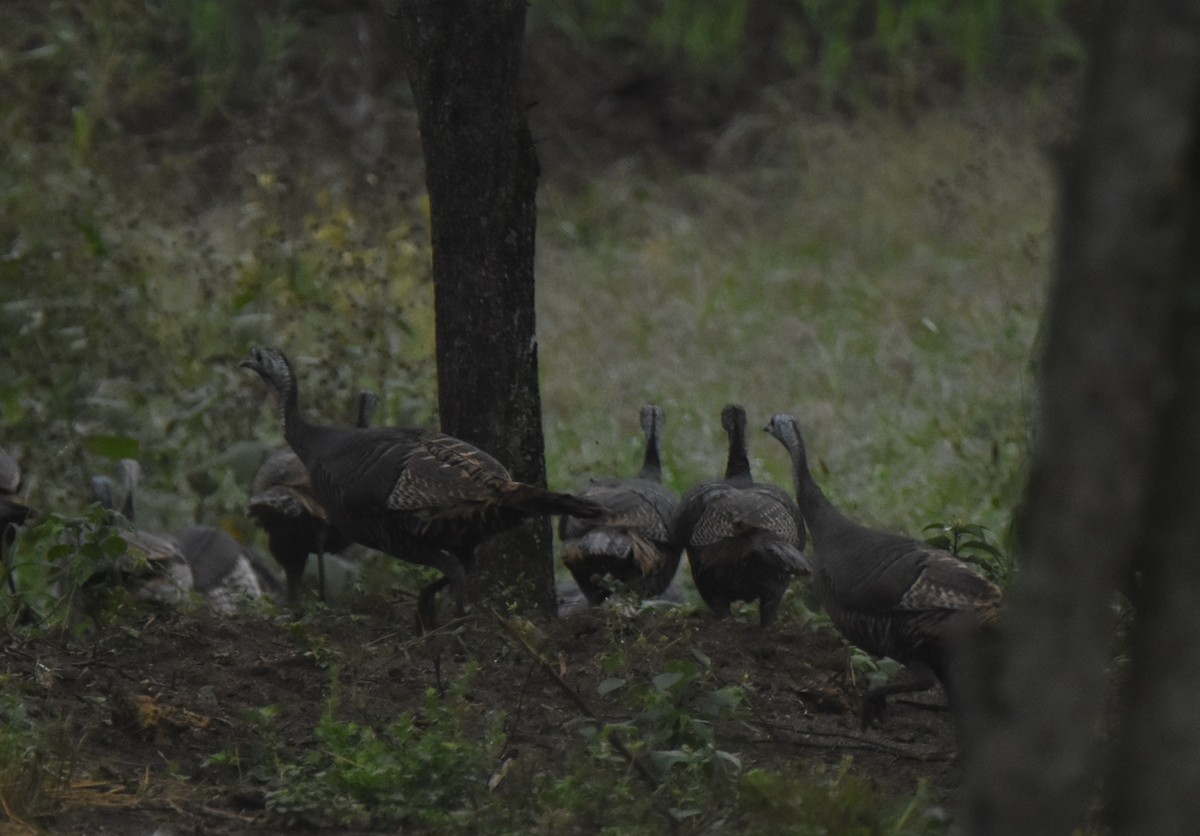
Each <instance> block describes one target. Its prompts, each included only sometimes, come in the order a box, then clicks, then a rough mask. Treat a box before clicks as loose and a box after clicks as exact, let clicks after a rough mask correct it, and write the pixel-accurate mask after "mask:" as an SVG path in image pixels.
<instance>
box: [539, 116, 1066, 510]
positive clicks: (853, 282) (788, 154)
mask: <svg viewBox="0 0 1200 836" xmlns="http://www.w3.org/2000/svg"><path fill="white" fill-rule="evenodd" d="M1033 118H1034V116H1033V113H1032V112H1031V111H1030V110H1028V109H1027V108H1026V107H1025V106H1023V105H1017V104H1005V105H1000V106H996V105H995V103H991V106H984V105H978V106H964V107H962V108H960V109H957V110H953V111H934V112H929V113H926V114H924V115H922V116H920V117H919V118H918V119H917V120H916V121H915V123H913V124H902V123H901V122H900V121H899V120H898V119H895V118H893V117H891V116H889V115H887V114H867V115H863V116H860V117H859V118H857V119H856V120H854V121H844V120H842V119H839V118H835V117H826V118H815V117H812V116H809V115H806V114H803V113H797V112H794V111H792V110H790V109H789V108H787V107H786V106H779V107H777V108H776V110H775V112H766V113H760V114H756V115H753V116H750V117H745V118H743V119H741V120H739V121H737V122H735V123H734V124H733V125H731V126H730V127H729V128H728V129H727V131H726V133H725V135H724V137H722V139H721V140H720V141H719V143H718V149H719V152H718V154H717V155H716V161H715V162H714V164H712V165H710V166H709V168H708V170H707V171H705V172H703V173H688V172H681V171H678V170H675V169H673V168H672V167H671V166H670V165H669V164H665V163H662V162H660V161H659V162H656V161H654V160H626V161H623V162H619V163H617V164H614V165H613V166H612V167H611V169H610V170H608V171H605V172H603V174H602V176H599V177H597V178H595V179H594V180H593V181H591V182H590V183H589V184H588V185H587V186H586V187H583V188H577V189H566V188H559V187H558V186H556V184H555V179H554V172H553V171H551V172H550V173H549V178H548V183H547V185H546V186H545V187H544V189H543V204H542V210H541V220H540V222H541V237H540V240H539V259H540V260H539V265H538V282H539V284H538V287H539V332H540V340H541V356H542V368H543V372H544V382H543V397H544V403H545V411H546V415H547V422H546V424H547V449H548V451H549V452H550V460H551V469H552V472H551V473H550V479H551V482H558V483H570V482H572V481H574V480H575V479H577V478H579V476H580V475H581V474H585V473H598V472H600V473H602V472H611V471H617V472H628V471H630V470H631V469H632V468H634V467H635V466H636V460H637V455H638V453H637V449H638V440H637V435H638V428H637V418H636V416H637V408H638V405H639V403H641V402H642V401H644V400H655V401H658V402H659V403H661V404H662V405H663V406H664V408H665V409H666V412H667V422H668V437H667V440H666V458H667V464H668V468H669V478H670V480H671V482H672V483H673V484H674V486H675V487H677V488H680V489H682V488H685V487H686V486H687V485H689V484H691V483H692V482H694V481H695V480H697V479H701V478H705V477H708V476H711V475H713V474H715V473H717V472H719V470H720V469H721V467H722V466H723V457H724V436H723V433H722V431H721V428H720V425H719V421H718V418H717V415H718V412H719V410H720V408H721V405H722V404H724V403H725V402H728V401H739V402H741V403H743V404H744V405H745V406H746V408H747V410H748V412H749V415H750V418H751V421H752V422H755V424H756V425H759V426H761V423H765V421H766V419H767V418H768V417H769V415H770V414H772V413H774V412H777V411H793V412H795V413H797V414H798V415H799V416H800V417H801V419H802V421H803V423H804V425H805V427H806V429H807V432H808V436H809V438H808V440H809V444H810V447H811V449H812V453H813V454H814V455H815V456H816V457H817V459H818V460H819V461H818V466H817V468H818V469H817V476H818V479H819V480H820V481H822V482H823V484H824V485H825V487H826V489H827V491H828V492H829V493H830V494H831V496H832V497H833V498H834V499H835V501H838V502H840V503H842V504H843V505H844V507H845V508H846V509H847V510H849V511H851V512H853V513H855V514H858V515H860V516H861V517H862V518H863V519H864V520H867V521H870V522H873V523H877V524H880V525H886V526H893V527H896V528H900V529H905V530H908V531H910V532H916V531H917V530H919V528H920V527H921V526H922V525H924V524H926V523H929V522H931V521H942V520H960V521H969V522H975V523H981V524H984V525H987V526H988V527H990V528H992V529H993V530H994V531H997V532H1003V531H1004V530H1005V528H1006V527H1007V525H1008V520H1009V516H1010V512H1011V509H1012V507H1013V505H1014V503H1015V502H1016V500H1017V498H1018V496H1019V490H1020V485H1021V481H1022V475H1023V468H1024V463H1025V456H1026V452H1027V443H1028V432H1029V422H1028V418H1029V411H1030V406H1029V399H1030V396H1031V390H1032V380H1031V375H1030V369H1031V357H1032V347H1033V344H1034V341H1035V337H1036V332H1037V323H1038V319H1039V315H1040V311H1041V305H1042V298H1043V291H1044V287H1045V284H1046V280H1047V277H1048V274H1049V271H1050V266H1051V246H1052V238H1053V224H1052V213H1053V202H1054V182H1053V177H1052V171H1051V167H1050V166H1049V164H1048V160H1047V159H1046V157H1045V156H1044V154H1043V153H1042V151H1041V150H1040V148H1039V144H1038V139H1037V133H1038V132H1037V130H1036V129H1035V125H1034V123H1033ZM751 443H752V449H751V453H752V457H753V459H754V465H755V469H756V473H758V474H761V475H762V476H763V477H764V478H770V479H773V480H775V481H778V482H780V483H783V484H788V483H789V480H790V476H789V473H788V468H787V462H786V459H785V457H784V455H783V451H782V450H781V449H779V448H778V446H777V445H776V444H775V443H774V442H773V441H771V440H770V439H769V438H768V437H767V436H765V435H754V436H752V437H751Z"/></svg>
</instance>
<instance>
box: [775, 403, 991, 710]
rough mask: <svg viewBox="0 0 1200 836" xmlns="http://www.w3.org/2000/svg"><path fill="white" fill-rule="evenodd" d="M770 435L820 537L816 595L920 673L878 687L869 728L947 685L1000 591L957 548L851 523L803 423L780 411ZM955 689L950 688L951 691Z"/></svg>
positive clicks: (859, 638) (850, 633)
mask: <svg viewBox="0 0 1200 836" xmlns="http://www.w3.org/2000/svg"><path fill="white" fill-rule="evenodd" d="M766 430H767V432H769V433H770V434H771V435H773V436H774V437H775V438H777V439H779V441H780V442H781V443H782V444H783V446H784V447H786V448H787V450H788V453H789V455H790V456H791V459H792V471H793V475H794V479H795V483H796V499H797V502H798V503H799V505H800V510H801V512H802V513H803V515H804V520H805V522H806V523H807V524H808V530H809V533H810V534H811V535H812V540H813V556H814V557H813V563H814V573H813V574H814V582H815V586H816V590H817V594H818V596H819V598H820V600H821V603H822V604H823V605H824V607H825V609H826V611H827V612H828V613H829V618H830V620H831V621H832V622H833V625H834V626H835V627H836V628H837V629H838V631H839V632H840V633H841V634H842V635H843V636H845V638H846V639H847V640H848V641H850V642H851V643H853V644H855V645H857V646H858V647H860V648H862V649H863V650H865V651H867V652H868V653H870V654H873V655H875V656H890V657H891V658H893V659H895V660H896V661H898V662H901V663H902V664H904V665H906V666H907V667H908V668H909V670H910V671H911V672H912V673H913V674H914V675H916V677H917V678H916V679H915V680H914V681H911V682H896V683H891V684H887V685H882V686H879V687H876V688H873V689H871V690H870V691H869V692H868V693H867V696H866V701H865V703H864V706H863V723H864V725H867V724H869V723H870V722H871V721H872V720H873V719H875V718H876V717H878V716H879V714H880V713H881V712H882V710H883V707H884V700H885V698H886V696H887V695H888V694H895V693H901V692H905V691H920V690H926V689H928V688H930V687H932V686H933V685H934V677H936V678H937V679H938V680H940V681H941V682H942V683H943V685H948V677H947V672H948V663H949V660H948V657H949V653H950V648H951V646H952V644H953V643H954V634H955V633H956V632H957V631H958V630H959V629H965V628H967V627H969V626H971V625H973V624H975V625H977V624H979V623H986V622H991V621H993V620H995V618H996V617H997V615H998V614H999V608H1000V604H1001V593H1000V589H999V588H998V587H997V586H996V585H995V584H993V583H992V582H991V581H989V580H987V579H986V578H984V577H982V576H981V575H979V574H978V573H976V572H975V571H974V570H973V569H971V567H970V566H968V565H967V564H966V563H964V562H963V561H961V560H959V559H958V558H956V557H954V556H953V555H951V554H950V553H949V552H945V551H942V550H941V549H937V548H934V547H933V546H931V545H929V544H928V543H924V542H922V541H920V540H914V539H913V538H911V537H905V536H903V535H900V534H891V533H888V532H884V531H876V530H874V529H871V528H868V527H866V526H864V525H860V524H859V523H857V522H855V521H853V520H851V519H849V518H848V517H846V516H845V515H844V514H842V513H841V511H839V510H838V509H837V508H836V507H835V506H834V505H833V503H831V502H830V501H829V499H828V498H826V496H825V494H824V493H823V492H822V491H821V488H820V487H819V486H818V485H817V483H816V482H815V481H814V480H813V477H812V474H811V473H810V472H809V468H808V457H807V452H806V450H805V446H804V439H803V437H802V435H801V433H800V423H799V421H797V420H796V419H795V418H794V417H793V416H791V415H782V414H781V415H776V416H775V417H773V418H772V419H771V422H770V423H769V424H768V425H767V426H766ZM947 690H949V689H947Z"/></svg>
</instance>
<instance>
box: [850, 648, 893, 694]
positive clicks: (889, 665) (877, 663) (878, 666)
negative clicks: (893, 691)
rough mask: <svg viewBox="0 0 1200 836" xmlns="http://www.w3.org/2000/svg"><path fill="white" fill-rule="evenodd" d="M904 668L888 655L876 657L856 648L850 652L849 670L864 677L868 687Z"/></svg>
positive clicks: (882, 681)
mask: <svg viewBox="0 0 1200 836" xmlns="http://www.w3.org/2000/svg"><path fill="white" fill-rule="evenodd" d="M902 670H904V665H902V664H900V663H899V662H897V661H896V660H895V659H890V658H888V657H886V656H885V657H883V658H876V657H874V656H872V655H871V654H869V653H865V652H863V651H861V650H859V649H858V648H854V649H853V650H852V651H851V653H850V672H851V673H852V674H853V675H854V676H856V677H858V676H862V677H865V678H866V680H867V687H868V688H877V687H878V686H880V685H883V684H884V683H885V682H887V681H888V680H890V679H891V678H892V677H893V676H895V675H896V674H898V673H899V672H900V671H902Z"/></svg>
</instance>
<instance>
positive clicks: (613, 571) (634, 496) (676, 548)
mask: <svg viewBox="0 0 1200 836" xmlns="http://www.w3.org/2000/svg"><path fill="white" fill-rule="evenodd" d="M641 418H642V432H643V433H645V436H646V452H645V455H644V457H643V460H642V469H641V471H640V472H639V473H638V475H637V476H636V477H634V478H632V479H594V480H592V482H591V483H590V484H588V485H587V486H586V487H585V488H584V489H583V490H581V491H580V492H579V494H578V495H579V496H581V497H584V498H586V499H590V500H592V501H593V502H595V503H596V504H598V505H601V506H603V507H604V514H603V516H600V517H595V518H591V519H581V518H579V517H572V516H563V517H562V518H561V519H560V520H559V525H558V534H559V538H560V539H561V540H562V553H561V554H562V562H563V565H565V566H566V567H567V569H569V570H570V572H571V575H572V576H573V577H574V578H575V583H576V584H578V585H579V589H580V591H581V592H583V594H584V596H585V597H586V598H587V601H588V603H589V604H590V605H592V606H596V605H597V604H599V603H601V602H603V601H604V599H605V598H607V597H608V596H609V595H610V594H611V590H610V589H609V588H608V587H607V586H606V585H605V584H604V582H603V580H602V579H603V578H604V576H605V575H610V576H612V577H613V578H615V579H616V580H618V581H620V582H622V583H625V584H627V585H628V586H629V587H630V589H632V590H633V591H634V592H636V593H637V594H638V595H639V596H641V597H644V598H645V597H652V596H655V595H659V594H661V593H662V592H663V590H665V589H666V588H667V585H668V584H670V583H671V579H672V578H673V577H674V576H675V570H676V569H677V568H678V567H679V558H680V555H681V552H682V547H681V546H680V545H678V544H677V543H675V542H673V541H672V539H671V523H672V522H673V520H674V518H675V512H676V510H677V509H678V507H679V497H678V496H677V495H676V494H675V492H674V491H672V490H671V489H670V488H668V487H666V486H665V485H663V483H662V458H661V448H660V440H661V438H662V431H663V424H664V422H665V418H664V416H663V411H662V408H661V407H659V406H655V405H654V404H646V405H645V406H643V407H642V411H641Z"/></svg>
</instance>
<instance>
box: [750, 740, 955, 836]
mask: <svg viewBox="0 0 1200 836" xmlns="http://www.w3.org/2000/svg"><path fill="white" fill-rule="evenodd" d="M928 795H929V788H928V786H927V785H926V784H925V783H924V782H922V783H920V784H918V786H917V788H916V792H915V793H914V794H913V795H912V796H910V797H908V798H893V797H890V796H889V795H887V794H885V793H883V792H881V791H880V790H879V789H878V788H877V787H876V786H874V784H873V783H872V781H871V780H870V779H869V778H864V777H863V776H862V775H860V774H859V773H858V772H857V771H856V769H855V768H854V761H853V759H852V758H850V757H846V758H844V759H843V760H842V762H841V763H840V764H839V765H838V766H837V768H835V769H830V768H828V767H825V766H820V767H817V768H816V769H814V770H812V771H811V772H808V773H807V774H806V773H801V772H794V773H790V774H789V773H786V772H774V771H769V770H765V769H752V770H748V771H747V772H746V774H745V775H743V776H742V780H741V781H740V783H739V794H738V805H737V819H736V821H737V823H738V824H739V825H740V826H742V827H743V828H744V829H745V830H747V831H749V832H755V833H758V832H764V833H765V832H771V833H779V834H797V836H798V835H799V834H805V836H807V834H813V833H837V834H839V836H882V834H892V836H900V834H932V833H943V832H945V830H946V826H945V823H944V819H945V816H944V814H941V811H940V810H938V809H935V808H933V807H932V805H930V803H929V801H928Z"/></svg>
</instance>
